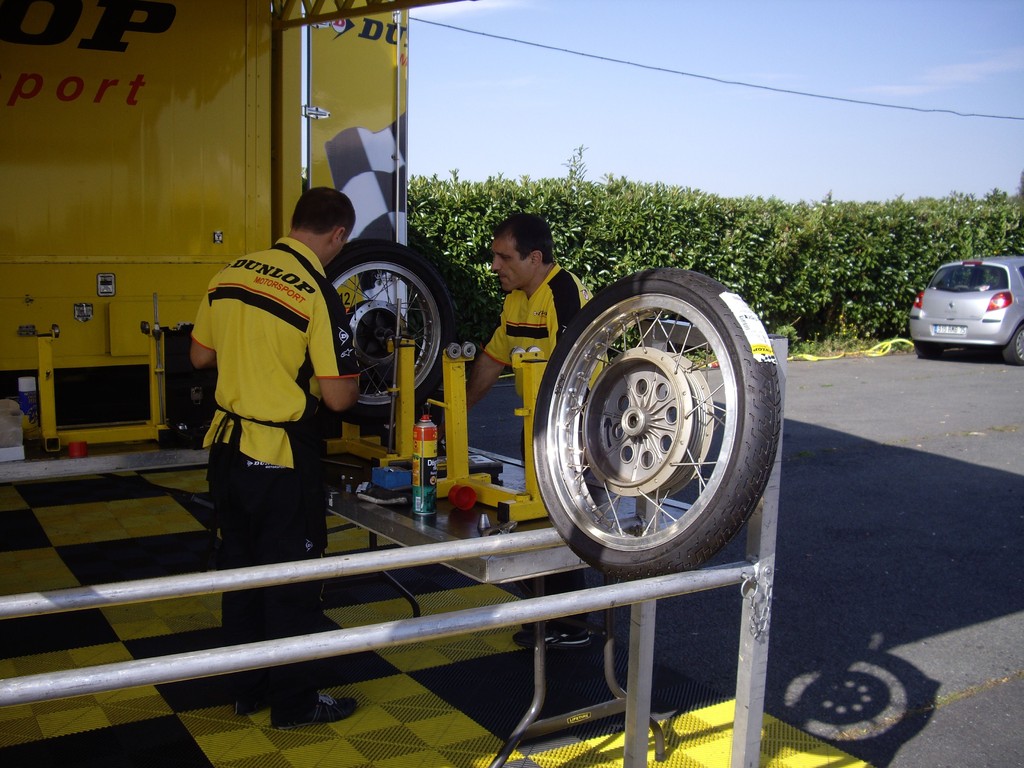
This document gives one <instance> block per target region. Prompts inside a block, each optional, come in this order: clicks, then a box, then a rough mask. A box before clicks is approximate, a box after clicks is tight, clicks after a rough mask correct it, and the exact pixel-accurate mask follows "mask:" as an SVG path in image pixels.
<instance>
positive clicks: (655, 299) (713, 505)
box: [533, 269, 781, 578]
mask: <svg viewBox="0 0 1024 768" xmlns="http://www.w3.org/2000/svg"><path fill="white" fill-rule="evenodd" d="M780 422H781V392H780V382H779V374H778V365H777V362H776V360H775V357H774V354H773V352H772V347H771V342H770V341H769V339H768V336H767V334H765V332H764V328H763V327H762V326H761V323H760V321H759V320H758V319H757V317H756V316H755V315H754V314H753V313H752V312H751V311H750V310H749V309H748V308H747V307H746V304H745V303H744V302H743V300H742V299H741V298H740V297H739V296H736V295H735V294H732V293H729V292H728V291H727V290H726V288H725V287H724V286H723V285H722V284H721V283H719V282H717V281H715V280H713V279H711V278H710V277H707V276H705V275H701V274H699V273H696V272H690V271H686V270H681V269H652V270H647V271H645V272H640V273H637V274H635V275H631V276H629V277H626V278H622V279H620V280H618V281H617V282H615V283H613V284H612V285H610V286H608V287H607V288H605V289H604V290H602V291H601V292H600V293H598V294H597V295H596V296H595V297H594V298H593V299H592V300H591V301H590V302H589V303H588V304H587V305H586V306H584V307H583V309H582V310H580V312H579V313H578V314H577V315H576V317H575V318H573V320H572V322H571V323H570V324H569V326H568V328H566V330H565V331H564V333H563V335H562V338H561V340H560V341H559V342H558V344H557V345H556V346H555V351H554V353H553V354H552V356H551V359H550V360H549V361H548V363H547V366H546V368H545V371H544V375H543V377H542V379H541V385H540V390H539V392H538V396H537V416H536V420H535V422H534V433H533V446H534V454H535V455H534V465H535V467H536V470H537V479H538V484H539V487H540V494H541V498H542V500H543V501H544V505H545V507H546V508H547V510H548V515H549V517H550V519H551V522H552V524H553V525H554V526H555V528H557V529H558V531H559V533H560V534H561V535H562V538H564V539H565V541H566V543H567V544H568V545H569V548H570V549H572V550H573V551H574V552H575V553H576V554H577V555H579V556H580V557H581V558H582V559H583V560H586V561H587V562H588V563H590V564H591V565H593V566H594V567H595V568H597V569H599V570H601V571H602V572H604V573H605V574H608V575H612V576H615V577H618V578H641V577H645V576H653V575H658V574H664V573H672V572H676V571H681V570H686V569H690V568H696V567H698V566H700V565H701V564H703V563H704V562H706V561H707V560H708V559H709V558H711V557H712V556H714V554H715V553H716V552H718V551H719V550H720V549H721V548H722V547H723V546H725V544H726V543H727V542H728V541H729V540H730V539H731V538H732V537H733V536H734V535H735V534H736V533H737V532H738V531H739V530H740V528H741V527H742V526H743V524H744V523H745V522H746V520H747V519H748V517H749V516H750V514H751V513H752V512H753V510H754V508H755V507H756V505H757V503H758V501H759V500H760V498H761V494H762V493H763V492H764V489H765V486H766V484H767V482H768V477H769V474H770V472H771V468H772V466H773V462H774V457H775V452H776V450H777V447H778V441H779V433H780V428H781V423H780Z"/></svg>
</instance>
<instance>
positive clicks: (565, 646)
mask: <svg viewBox="0 0 1024 768" xmlns="http://www.w3.org/2000/svg"><path fill="white" fill-rule="evenodd" d="M536 634H537V633H536V632H534V631H533V630H532V629H521V630H519V631H518V632H516V633H515V634H514V635H512V642H513V643H515V644H516V645H518V646H519V647H520V648H533V642H534V638H535V637H536ZM590 640H591V638H590V632H588V631H587V630H585V629H580V630H576V631H574V632H562V631H560V630H557V629H547V630H546V632H545V635H544V645H545V647H546V648H547V649H548V650H549V651H557V650H566V651H570V650H577V649H579V648H586V647H588V646H589V645H590Z"/></svg>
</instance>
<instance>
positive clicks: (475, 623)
mask: <svg viewBox="0 0 1024 768" xmlns="http://www.w3.org/2000/svg"><path fill="white" fill-rule="evenodd" d="M562 544H563V542H562V539H561V538H560V537H559V535H558V533H557V531H555V530H553V529H546V530H541V531H529V532H523V533H513V534H509V535H503V536H489V537H484V538H476V539H467V540H462V541H455V542H445V543H439V544H423V545H419V546H415V547H407V548H402V549H395V550H375V551H372V552H363V553H355V554H350V555H331V556H329V557H325V558H323V559H321V560H316V561H312V562H310V561H306V562H296V563H281V564H276V565H266V566H256V567H250V568H238V569H234V570H229V571H219V572H215V573H196V574H187V575H182V576H167V577H161V578H154V579H144V580H139V581H131V582H119V583H113V584H104V585H96V586H91V587H76V588H72V589H65V590H54V591H50V592H34V593H26V594H21V595H9V596H6V597H2V598H0V618H14V617H18V616H30V615H41V614H46V613H59V612H65V611H74V610H81V609H85V608H99V607H105V606H114V605H124V604H128V603H138V602H146V601H151V600H162V599H168V598H175V597H189V596H196V595H203V594H210V593H214V592H225V591H235V590H240V589H251V588H255V587H265V586H272V585H280V584H291V583H295V582H301V581H313V580H317V579H328V578H338V577H342V576H355V575H360V574H366V573H375V572H378V571H381V570H386V569H393V568H403V567H413V566H418V565H429V564H437V563H445V562H452V561H457V560H461V559H466V558H471V557H481V556H488V555H497V554H507V553H511V552H525V551H530V550H538V549H547V548H550V547H556V546H562ZM754 575H755V569H754V566H753V565H752V564H750V563H736V564H732V565H725V566H720V567H715V568H708V569H704V570H699V571H690V572H687V573H680V574H672V575H668V576H658V577H654V578H648V579H642V580H637V581H631V582H625V583H620V584H611V585H606V586H601V587H592V588H589V589H585V590H581V591H578V592H567V593H562V594H557V595H548V596H545V597H535V598H530V599H525V600H518V601H516V602H512V603H502V604H498V605H490V606H482V607H477V608H470V609H466V610H461V611H454V612H449V613H440V614H435V615H430V616H421V617H418V618H411V619H399V620H396V621H391V622H386V623H383V624H374V625H371V626H363V627H354V628H350V629H339V630H336V631H328V632H320V633H316V634H312V635H302V636H296V637H290V638H284V639H280V640H267V641H263V642H258V643H250V644H247V645H236V646H228V647H224V648H218V649H211V650H205V651H193V652H189V653H180V654H173V655H169V656H161V657H156V658H152V659H140V660H135V661H126V662H118V663H113V664H104V665H100V666H95V667H85V668H82V669H76V670H63V671H58V672H46V673H41V674H33V675H25V676H22V677H17V678H8V679H5V680H0V706H9V705H13V704H28V703H31V702H36V701H46V700H50V699H59V698H66V697H70V696H80V695H84V694H92V693H99V692H102V691H112V690H119V689H123V688H132V687H136V686H140V685H156V684H160V683H170V682H177V681H180V680H189V679H193V678H197V677H208V676H211V675H219V674H225V673H229V672H239V671H243V670H249V669H260V668H264V667H272V666H278V665H281V664H287V663H292V662H299V661H310V660H314V659H323V658H328V657H331V656H340V655H345V654H349V653H358V652H361V651H367V650H375V649H379V648H388V647H393V646H398V645H405V644H409V643H415V642H420V641H423V640H431V639H437V638H444V637H452V636H456V635H462V634H467V633H470V632H474V631H478V630H482V629H490V628H493V627H501V626H508V625H513V624H520V623H525V622H531V621H539V620H546V619H552V618H556V617H559V616H565V615H568V614H575V613H581V612H589V611H598V610H604V609H608V608H616V607H620V606H624V605H631V604H635V603H641V602H646V601H649V600H656V599H660V598H663V597H671V596H674V595H681V594H687V593H691V592H699V591H703V590H706V589H714V588H717V587H723V586H728V585H730V584H742V583H746V582H748V581H749V580H751V579H753V578H754Z"/></svg>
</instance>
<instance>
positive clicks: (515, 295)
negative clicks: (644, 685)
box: [466, 213, 591, 649]
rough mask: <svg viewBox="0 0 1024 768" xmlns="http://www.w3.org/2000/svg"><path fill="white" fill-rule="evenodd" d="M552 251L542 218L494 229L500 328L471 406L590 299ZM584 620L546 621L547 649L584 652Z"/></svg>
mask: <svg viewBox="0 0 1024 768" xmlns="http://www.w3.org/2000/svg"><path fill="white" fill-rule="evenodd" d="M553 250H554V245H553V242H552V238H551V230H550V228H549V227H548V224H547V222H546V221H545V220H544V219H542V218H541V217H540V216H536V215H534V214H529V213H517V214H514V215H512V216H509V217H508V218H507V219H505V220H504V221H503V222H501V224H499V225H498V226H497V227H496V228H495V229H494V241H493V242H492V244H491V251H492V253H493V254H494V257H493V260H492V261H491V271H492V272H494V273H495V274H496V275H497V276H498V281H499V282H500V283H501V288H502V290H503V291H505V293H506V294H507V295H506V296H505V303H504V305H503V306H502V310H501V320H500V322H499V324H498V327H497V329H495V331H494V333H493V334H492V336H491V339H490V341H488V342H487V344H486V345H485V346H484V348H483V354H482V355H478V356H477V359H476V361H475V362H474V363H473V368H472V370H471V371H470V375H469V383H468V384H467V386H466V401H467V405H468V407H469V408H472V407H473V406H474V405H475V404H476V403H477V402H479V401H480V399H481V398H482V397H483V396H484V395H485V394H487V392H488V391H490V389H491V387H492V386H494V383H495V382H496V381H497V380H498V377H499V376H500V375H501V372H502V371H503V370H504V369H505V368H506V367H507V366H510V365H511V364H512V352H513V350H515V349H517V348H518V349H522V350H528V349H530V348H532V347H537V348H539V349H540V350H541V351H542V352H543V353H544V355H545V356H546V357H547V358H550V357H551V353H552V351H553V350H554V348H555V344H556V343H557V342H558V340H559V338H561V335H562V332H563V331H564V330H565V327H566V325H568V323H569V321H570V320H572V318H573V317H574V316H575V315H576V313H577V312H579V310H580V307H582V306H583V305H584V304H586V303H587V301H588V300H589V299H590V292H589V291H588V290H587V289H586V288H585V287H583V284H582V283H581V282H580V281H579V278H577V277H576V276H575V275H573V274H572V273H570V272H569V271H568V270H565V269H562V268H561V267H560V266H559V265H558V264H556V263H555V259H554V254H553ZM520 395H522V392H520ZM526 437H528V436H524V439H526ZM585 586H586V583H585V580H584V578H583V572H582V571H580V570H575V571H569V572H567V573H558V574H553V575H551V576H547V577H545V579H544V591H545V593H547V594H554V593H561V592H571V591H575V590H578V589H582V588H584V587H585ZM585 619H586V616H585V615H578V616H572V617H568V620H559V619H555V620H552V621H549V622H548V623H547V625H546V636H545V644H546V645H547V647H548V648H552V649H573V648H586V647H587V646H588V645H590V639H591V638H590V632H589V631H588V630H587V629H586V628H585V627H581V626H580V624H581V622H582V621H583V620H585ZM513 640H514V641H515V642H516V643H517V644H519V645H521V646H523V647H528V648H532V647H533V644H534V631H533V628H532V627H527V628H524V629H523V630H522V631H521V632H517V633H516V634H515V635H514V636H513Z"/></svg>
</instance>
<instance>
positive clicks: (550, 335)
mask: <svg viewBox="0 0 1024 768" xmlns="http://www.w3.org/2000/svg"><path fill="white" fill-rule="evenodd" d="M589 300H590V291H588V290H587V289H586V288H585V287H584V286H583V283H581V282H580V280H579V278H577V277H576V275H574V274H572V273H571V272H569V271H568V270H565V269H562V268H561V267H560V266H559V265H557V264H556V265H555V266H554V267H552V269H551V271H550V272H548V274H547V277H545V278H544V282H543V283H541V284H540V286H539V287H538V288H537V290H536V291H534V292H533V295H532V296H529V297H527V295H526V292H525V291H522V290H515V291H512V292H511V293H509V294H507V295H506V296H505V303H504V305H503V306H502V309H501V322H500V323H499V325H498V328H497V329H496V330H495V331H494V334H493V335H492V336H491V340H490V341H488V342H487V344H486V345H485V346H484V353H485V354H486V355H487V356H488V357H491V358H492V359H494V360H496V361H497V362H499V363H502V364H503V365H511V364H512V350H513V349H516V348H517V347H521V348H522V349H530V348H531V347H537V348H539V349H540V350H541V351H542V352H543V353H544V355H545V357H547V358H550V357H551V353H552V351H553V350H554V348H555V344H556V343H557V342H558V339H559V337H561V335H562V331H564V330H565V327H566V326H567V325H568V324H569V321H570V320H572V318H573V317H574V316H575V314H576V313H577V312H578V311H579V309H580V307H582V306H583V305H584V304H586V303H587V302H588V301H589Z"/></svg>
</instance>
